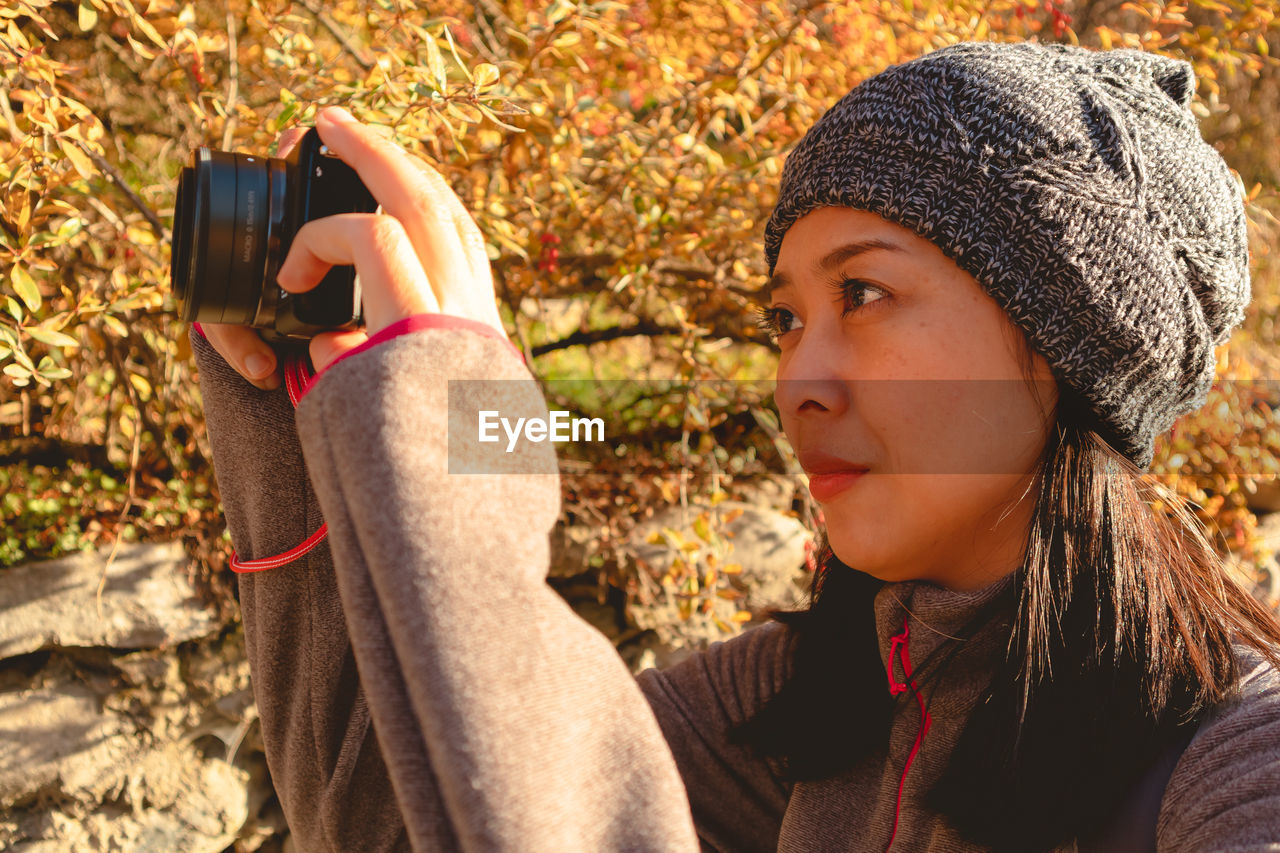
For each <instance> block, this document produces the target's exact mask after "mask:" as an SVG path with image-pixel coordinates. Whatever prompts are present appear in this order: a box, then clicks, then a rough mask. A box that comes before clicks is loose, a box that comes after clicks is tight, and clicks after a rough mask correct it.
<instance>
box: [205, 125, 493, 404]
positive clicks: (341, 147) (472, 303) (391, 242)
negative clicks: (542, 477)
mask: <svg viewBox="0 0 1280 853" xmlns="http://www.w3.org/2000/svg"><path fill="white" fill-rule="evenodd" d="M316 129H317V130H318V132H319V134H320V138H321V140H323V141H324V143H325V145H327V146H328V147H329V149H330V150H331V151H332V152H333V153H334V154H336V155H338V157H340V158H341V159H342V160H343V161H344V162H346V163H347V164H348V165H350V166H351V167H352V168H353V169H355V170H356V172H357V174H359V175H360V179H361V180H362V181H363V182H364V184H365V186H366V187H368V188H369V191H370V192H371V193H372V194H373V197H374V198H375V199H376V200H377V201H378V203H379V204H380V205H381V206H382V212H381V213H345V214H338V215H336V216H327V217H324V218H323V219H316V220H313V221H311V222H308V223H306V224H305V225H303V226H302V228H300V229H299V230H298V233H297V235H295V237H294V239H293V244H292V245H291V247H290V249H289V254H288V256H287V257H286V258H285V260H284V263H283V264H281V267H280V271H279V273H278V274H277V276H276V280H277V282H278V283H279V285H280V287H282V288H284V289H285V290H286V291H288V292H290V293H303V292H306V291H308V290H310V289H312V288H313V287H315V286H316V285H317V284H319V283H320V281H321V279H323V278H324V275H325V273H327V272H328V270H329V268H330V267H332V266H335V265H341V264H353V265H354V266H355V268H356V272H357V274H358V275H359V276H360V285H361V290H362V297H363V301H364V319H365V328H364V329H358V330H354V331H346V332H323V333H321V334H319V335H316V336H315V337H314V338H313V339H312V340H311V346H310V349H311V361H312V363H313V364H314V365H315V367H316V370H317V371H320V370H324V369H325V368H326V367H328V366H329V365H330V364H331V363H332V362H333V361H334V360H335V359H336V358H338V357H339V356H340V355H342V353H344V352H346V351H348V350H350V349H352V348H354V347H356V346H359V345H360V344H361V343H363V342H364V341H366V340H368V338H369V337H370V336H371V335H375V334H377V333H378V332H379V331H381V330H382V329H385V328H386V327H388V326H390V325H392V324H393V323H395V322H397V321H399V320H402V319H404V318H406V317H410V316H413V315H415V314H423V313H429V312H439V313H444V314H451V315H454V316H458V317H465V318H467V319H471V320H475V321H478V322H480V323H484V324H486V325H488V326H491V327H492V328H494V329H495V330H496V331H498V332H499V333H500V334H502V335H503V337H505V336H506V332H505V330H504V329H503V328H502V321H501V319H500V318H499V315H498V308H497V305H496V304H495V301H494V293H493V276H492V273H491V271H490V268H489V258H488V255H487V254H486V253H485V248H484V238H483V237H482V236H481V234H480V229H479V228H478V227H477V226H476V224H475V221H474V220H473V219H472V218H471V215H470V214H469V213H468V212H467V210H466V208H464V207H463V205H462V202H461V201H460V200H459V199H458V197H457V196H456V195H454V193H453V191H452V190H451V189H450V188H449V185H448V184H447V183H446V182H445V180H444V178H443V177H442V176H441V175H440V174H439V173H438V172H437V171H436V170H435V169H433V168H432V167H431V166H430V165H428V164H427V163H426V162H425V161H423V160H421V159H419V158H417V157H414V156H413V155H411V154H409V153H408V152H406V151H404V150H403V149H402V148H400V147H399V146H398V145H396V144H395V143H393V142H391V141H390V140H389V139H386V138H385V137H383V136H381V135H380V134H378V133H376V132H375V131H373V130H371V129H370V128H368V127H366V126H365V125H363V124H360V123H359V122H357V121H356V120H355V119H354V118H352V117H351V115H350V114H349V113H348V112H347V111H346V110H344V109H342V108H340V107H329V108H327V109H324V110H322V111H321V112H320V115H319V116H318V120H317V122H316ZM304 132H305V130H303V129H293V130H290V131H288V132H286V134H285V135H284V136H282V137H281V143H280V154H278V155H277V156H284V154H285V153H286V152H287V150H288V148H291V147H293V145H296V144H297V141H298V140H299V139H300V138H301V137H302V134H303V133H304ZM286 143H287V146H288V147H286ZM201 328H203V329H204V331H205V335H206V337H208V339H209V341H210V343H212V344H213V346H214V347H215V348H216V349H217V350H218V351H219V352H220V353H221V354H222V356H223V357H224V358H225V359H227V361H228V363H230V364H231V365H233V366H234V367H235V368H236V369H237V370H239V371H240V372H241V373H242V374H243V375H244V376H245V378H246V379H248V380H249V381H250V382H252V383H253V384H254V385H256V386H258V387H259V388H268V389H269V388H274V387H277V386H278V385H279V377H278V375H277V374H276V373H275V354H274V353H273V352H272V350H271V348H270V346H268V345H267V344H266V342H265V341H263V340H262V339H261V338H260V337H258V334H257V332H256V331H255V330H254V329H252V328H249V327H247V326H228V325H213V324H211V325H202V326H201ZM254 356H258V357H263V358H265V359H266V360H267V365H268V366H267V367H266V368H265V369H263V370H261V372H257V373H255V372H254V371H253V369H252V368H253V367H254V366H255V364H254V362H253V357H254ZM256 366H259V367H261V365H256Z"/></svg>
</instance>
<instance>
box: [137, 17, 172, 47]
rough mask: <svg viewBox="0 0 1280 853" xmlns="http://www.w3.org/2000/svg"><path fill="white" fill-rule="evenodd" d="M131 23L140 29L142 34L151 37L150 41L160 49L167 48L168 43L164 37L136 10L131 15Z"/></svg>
mask: <svg viewBox="0 0 1280 853" xmlns="http://www.w3.org/2000/svg"><path fill="white" fill-rule="evenodd" d="M133 25H134V26H135V27H137V28H138V29H139V30H141V31H142V34H143V35H144V36H146V37H147V38H149V39H151V41H152V43H153V44H155V46H156V47H158V48H160V49H161V50H168V49H169V45H168V43H166V42H165V40H164V37H163V36H161V35H160V33H159V32H158V31H157V30H156V28H155V27H153V26H151V22H150V21H148V20H147V19H146V18H144V17H142V16H141V15H139V14H137V13H136V12H135V13H134V15H133Z"/></svg>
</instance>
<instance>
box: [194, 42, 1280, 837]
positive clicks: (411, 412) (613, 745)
mask: <svg viewBox="0 0 1280 853" xmlns="http://www.w3.org/2000/svg"><path fill="white" fill-rule="evenodd" d="M1193 83H1194V80H1193V77H1192V75H1191V71H1190V67H1189V66H1187V65H1186V64H1185V63H1181V62H1176V61H1172V60H1168V59H1164V58H1161V57H1157V56H1152V55H1145V54H1140V53H1135V52H1130V51H1113V52H1106V53H1093V52H1089V51H1085V50H1082V49H1078V48H1067V47H1042V46H1038V45H1032V44H1021V45H995V44H962V45H956V46H953V47H950V48H945V49H943V50H939V51H935V52H934V53H931V54H928V55H926V56H924V57H921V58H920V59H917V60H915V61H913V62H909V63H905V64H903V65H899V66H894V67H892V68H890V69H887V70H886V71H884V72H882V73H881V74H879V75H876V76H875V77H873V78H870V79H869V80H867V81H865V82H864V83H863V84H861V85H860V86H859V87H857V88H856V89H854V90H853V91H852V92H851V93H850V94H849V95H848V96H846V98H844V99H842V100H841V101H840V102H839V103H838V104H836V105H835V106H834V107H833V108H832V109H831V110H830V111H829V112H828V113H827V114H826V115H825V116H824V117H823V118H822V119H821V120H820V121H819V122H818V123H817V124H816V125H815V126H814V127H813V128H812V129H811V130H810V131H809V132H808V133H807V134H806V136H805V138H804V139H803V140H802V141H801V142H800V144H799V145H798V146H797V148H796V149H795V151H793V152H792V153H791V155H790V156H789V157H788V159H787V163H786V167H785V169H784V172H783V178H782V185H781V189H780V195H779V202H778V205H777V208H776V209H775V211H774V213H773V216H772V217H771V218H770V221H769V224H768V226H767V228H766V233H765V246H766V254H767V256H768V259H769V266H770V275H771V280H770V290H769V294H768V299H767V304H766V305H765V306H764V307H763V309H762V311H763V321H764V323H765V325H766V327H767V328H768V329H769V330H770V331H771V333H772V334H773V335H774V336H775V337H776V339H777V342H778V346H779V348H780V350H781V358H780V363H779V370H778V389H777V395H776V400H777V404H778V408H779V412H780V413H781V416H782V420H783V424H784V426H785V428H786V431H787V434H788V436H789V438H790V440H791V441H792V443H793V445H795V447H796V448H797V451H798V453H799V457H800V460H801V462H802V464H803V465H804V467H805V468H806V470H807V471H808V473H809V484H810V489H811V491H812V492H813V494H814V496H815V498H816V499H818V500H819V501H820V502H821V503H822V505H823V509H824V514H825V518H826V537H827V543H828V544H827V546H826V547H825V549H824V559H823V561H822V564H821V567H820V570H819V571H818V572H817V573H816V575H815V582H814V595H813V600H812V604H811V606H810V607H809V608H808V609H807V610H806V611H803V612H800V613H794V614H790V615H783V616H782V618H781V621H777V622H772V623H770V624H768V625H765V626H762V627H761V628H759V629H756V630H754V631H750V632H748V633H746V634H744V635H743V636H742V637H739V638H737V639H735V640H733V641H730V642H728V643H723V644H717V645H716V646H714V647H713V648H712V649H710V650H709V651H707V652H706V653H704V654H701V655H698V656H695V657H693V658H691V659H689V660H687V661H685V662H683V663H681V664H679V665H677V666H676V667H673V668H671V669H669V670H666V671H663V672H658V671H653V670H650V671H646V672H645V673H643V674H642V675H640V676H639V677H638V678H637V679H634V680H633V679H632V678H631V677H630V676H629V674H628V673H627V671H626V669H625V667H624V666H623V665H622V664H621V662H620V661H619V659H618V657H617V655H616V654H615V653H614V650H613V649H612V647H611V646H610V645H609V644H608V643H607V642H606V641H605V640H604V639H603V638H602V637H601V636H600V635H599V634H597V633H596V632H595V631H594V630H592V629H591V628H589V627H588V626H587V625H586V624H585V623H583V622H582V621H581V620H579V619H577V618H576V617H575V616H574V615H573V614H572V613H571V612H570V611H569V610H568V608H567V607H566V606H565V605H564V604H563V602H561V601H560V599H559V598H557V597H556V595H555V594H554V593H553V592H552V591H551V590H550V589H549V588H548V587H547V586H546V584H545V583H544V579H545V573H546V567H547V559H548V546H547V533H548V531H549V529H550V527H551V525H552V524H553V523H554V520H555V517H556V514H557V509H558V483H557V480H556V477H555V475H554V473H539V472H540V471H554V464H553V460H552V459H550V458H549V456H548V455H547V454H546V453H542V454H539V453H538V452H537V451H529V457H528V460H527V462H528V464H527V466H526V467H525V468H524V469H523V470H524V471H525V472H526V473H519V474H508V475H480V476H474V475H467V476H461V475H457V474H454V475H450V474H449V464H450V448H449V442H448V440H447V439H446V422H447V421H448V419H449V413H448V408H449V402H450V398H449V390H448V385H449V380H467V379H477V380H480V379H525V380H527V379H528V376H529V374H528V372H527V371H526V369H525V367H524V365H523V364H522V363H521V361H520V360H519V358H518V355H516V354H515V353H514V350H513V348H512V347H511V346H510V344H509V343H508V342H507V340H506V337H505V333H504V332H503V330H502V327H501V324H500V322H499V320H498V316H497V313H496V311H495V310H494V305H493V292H492V284H491V279H490V276H489V271H488V263H487V260H486V257H485V255H484V251H483V245H482V242H481V240H480V238H479V235H478V232H477V230H476V228H475V225H474V223H473V222H472V221H471V219H470V217H469V216H468V215H467V214H466V212H465V211H464V210H463V209H462V207H461V205H460V203H459V202H458V200H457V199H456V197H454V196H453V194H452V193H451V192H450V191H449V190H448V188H447V187H446V185H445V184H444V182H443V180H442V179H441V178H440V177H439V176H438V175H437V174H436V173H435V172H434V171H433V170H431V169H430V168H429V167H427V166H425V164H422V163H421V162H415V161H414V160H413V159H412V158H411V157H409V156H408V155H407V154H405V152H403V151H401V150H400V149H398V148H397V147H395V146H394V145H392V144H391V143H389V142H387V141H385V140H383V139H382V138H381V137H380V136H378V135H377V134H376V133H373V132H371V131H370V130H369V129H367V128H365V127H363V126H361V125H359V124H358V123H356V122H354V121H353V120H352V119H351V118H350V116H348V115H347V114H346V113H345V112H343V111H342V110H338V109H329V110H325V111H322V112H321V114H320V117H319V122H318V129H319V132H320V134H321V136H322V138H323V139H324V141H325V142H326V144H328V145H329V147H330V148H331V149H333V150H334V151H335V152H336V153H337V154H338V155H339V156H340V157H342V158H343V159H344V160H345V161H346V162H348V163H350V164H351V165H352V166H353V167H355V168H356V169H357V171H358V172H359V173H360V175H361V177H362V179H363V180H364V181H365V183H366V184H367V185H368V186H369V187H370V189H371V191H372V192H373V194H374V195H375V196H376V197H377V198H378V200H379V202H380V203H381V204H382V206H383V210H384V214H383V215H376V216H366V215H349V216H339V217H331V218H329V219H326V220H319V221H316V222H313V223H309V224H308V225H306V226H305V227H304V228H303V229H302V230H301V231H300V232H299V234H298V236H297V239H296V240H295V242H294V245H293V247H292V249H291V251H290V253H289V257H288V259H287V261H286V263H285V264H284V265H283V267H282V269H281V271H280V275H279V280H280V284H281V286H282V287H284V288H285V289H286V290H289V291H292V292H301V291H305V290H307V289H308V288H310V287H313V286H314V285H315V284H316V283H317V282H318V281H319V279H320V277H321V276H322V275H323V273H324V271H325V270H326V269H327V268H328V266H329V265H331V264H348V263H354V264H355V266H356V268H357V270H358V271H359V272H360V275H361V280H362V282H363V284H364V289H365V305H366V315H367V323H368V328H367V330H366V331H365V332H352V333H341V334H338V333H334V334H326V335H321V336H319V337H317V338H316V339H315V340H314V341H313V342H312V344H311V358H312V361H313V362H314V363H315V365H316V367H317V368H318V369H319V370H320V375H319V376H318V377H317V378H315V379H314V380H312V381H311V383H310V384H308V385H306V386H305V389H304V391H305V393H304V394H303V395H301V399H300V401H299V402H298V403H297V410H296V424H295V421H294V414H295V413H294V412H293V411H292V404H291V402H290V399H289V396H287V395H286V394H285V392H284V391H282V390H280V389H279V388H278V385H279V378H278V377H274V376H273V375H272V371H273V369H274V363H275V356H274V354H272V353H270V352H269V350H267V348H266V347H265V345H264V344H263V343H262V342H261V341H260V340H258V339H257V338H256V337H255V336H254V335H253V334H252V333H251V331H250V330H247V329H242V328H234V327H214V326H210V327H206V328H205V329H204V330H203V334H204V335H206V336H207V340H205V339H204V338H201V337H199V336H197V337H195V338H193V340H194V341H195V346H196V356H197V361H198V364H199V367H200V374H201V387H202V390H203V393H204V399H205V406H206V413H207V418H208V424H209V435H210V440H211V443H212V446H213V452H214V463H215V469H216V471H217V474H218V480H219V485H220V490H221V494H222V499H223V503H224V506H225V510H226V514H227V519H228V524H229V526H230V529H231V534H232V539H233V543H234V545H235V547H236V550H237V554H238V557H237V563H236V567H237V568H239V569H240V570H242V571H244V572H245V573H244V574H242V575H241V578H240V592H241V606H242V609H243V614H244V622H245V632H246V641H247V644H248V652H249V656H250V662H251V665H252V667H253V679H254V686H255V693H256V695H257V698H258V703H259V711H260V715H261V719H262V726H263V736H264V741H265V743H266V749H267V759H268V764H269V766H270V769H271V771H272V775H273V778H274V781H275V783H276V786H277V790H278V791H279V793H280V798H281V802H282V804H283V806H284V809H285V814H286V816H287V817H288V818H289V822H290V826H291V828H292V831H293V833H294V835H295V837H296V838H297V840H298V841H299V843H300V847H301V849H304V850H308V851H311V850H375V849H406V848H408V847H410V846H411V847H412V848H413V849H417V850H434V849H455V848H469V849H508V848H511V849H527V850H555V851H564V850H586V851H595V850H615V849H618V850H621V849H626V850H641V849H644V850H650V849H651V850H664V851H665V850H693V849H697V848H698V847H699V845H701V846H702V847H703V849H715V850H733V851H737V850H774V849H778V850H804V851H816V850H885V849H894V850H948V851H953V850H980V849H1003V850H1053V849H1062V850H1070V849H1075V846H1076V844H1077V842H1079V846H1080V849H1125V850H1133V849H1143V848H1144V847H1150V848H1155V847H1156V846H1157V842H1156V839H1157V838H1158V849H1160V850H1161V851H1192V850H1204V849H1210V848H1212V849H1218V850H1226V849H1230V850H1264V849H1271V847H1269V846H1268V845H1274V844H1275V843H1278V842H1280V675H1278V670H1277V666H1278V665H1280V652H1278V651H1277V644H1280V626H1278V625H1277V624H1276V622H1275V620H1274V619H1273V618H1272V617H1270V616H1269V615H1268V614H1267V613H1266V612H1265V611H1263V610H1262V609H1261V608H1260V607H1259V606H1258V605H1257V604H1256V603H1255V602H1254V601H1253V600H1252V599H1251V598H1250V597H1249V596H1248V595H1247V593H1245V592H1244V591H1242V590H1241V589H1240V588H1239V587H1238V586H1237V585H1235V584H1234V583H1233V582H1232V581H1231V580H1230V579H1229V578H1228V576H1227V575H1226V574H1225V572H1224V571H1223V569H1222V566H1221V565H1220V563H1219V561H1218V560H1217V559H1216V558H1215V557H1214V555H1213V552H1212V550H1211V549H1210V548H1209V547H1208V546H1207V544H1206V543H1205V541H1204V538H1203V536H1202V534H1201V533H1199V532H1198V530H1197V529H1196V528H1195V527H1194V525H1193V523H1192V522H1191V520H1190V519H1189V518H1188V517H1187V516H1185V515H1181V516H1178V515H1176V514H1175V517H1174V518H1173V519H1171V520H1170V519H1166V518H1164V517H1162V516H1157V515H1155V514H1154V513H1153V512H1152V511H1151V510H1150V509H1149V508H1148V507H1147V506H1146V504H1145V503H1144V501H1143V494H1142V493H1141V492H1140V490H1139V486H1140V484H1141V480H1140V477H1139V475H1140V473H1141V469H1143V468H1145V467H1146V466H1147V465H1148V464H1149V463H1150V460H1151V456H1152V443H1153V441H1154V439H1155V437H1156V436H1157V435H1158V434H1160V433H1161V432H1163V431H1165V430H1166V429H1168V427H1169V426H1170V425H1171V423H1172V422H1173V420H1174V419H1175V418H1176V417H1178V416H1179V415H1180V414H1182V413H1184V412H1187V411H1191V410H1193V409H1194V408H1196V407H1197V406H1198V405H1199V404H1201V403H1202V402H1203V400H1204V395H1205V393H1206V392H1207V389H1208V386H1209V383H1210V382H1211V380H1212V376H1213V347H1214V346H1215V345H1216V344H1219V343H1221V342H1222V341H1223V340H1225V339H1226V337H1227V336H1228V335H1229V333H1230V331H1231V329H1232V328H1233V327H1235V326H1236V325H1237V324H1238V323H1239V321H1240V319H1241V317H1242V314H1243V309H1244V306H1245V304H1246V303H1247V301H1248V297H1249V285H1248V272H1247V266H1246V247H1245V235H1244V219H1243V210H1242V208H1241V203H1240V200H1239V197H1238V195H1237V194H1236V192H1235V189H1234V183H1233V182H1232V180H1231V179H1230V176H1229V173H1228V171H1227V170H1226V167H1225V165H1224V164H1223V163H1222V161H1221V159H1220V158H1219V157H1218V156H1217V154H1216V153H1214V152H1213V150H1212V149H1211V148H1209V147H1208V146H1207V145H1205V144H1204V143H1203V141H1202V140H1201V138H1200V136H1199V132H1198V129H1197V127H1196V123H1195V119H1194V117H1193V116H1192V114H1191V112H1190V110H1189V104H1190V100H1191V96H1192V92H1193V88H1194V86H1193ZM219 354H221V357H220V355H219ZM254 354H256V355H260V356H262V357H263V358H264V360H265V363H264V364H263V365H261V367H262V369H261V370H254V369H252V366H251V364H250V361H249V359H250V356H252V355H254ZM230 365H236V367H235V368H233V367H231V366H230ZM287 372H288V373H289V374H290V376H289V378H290V382H289V384H290V386H291V387H290V394H291V395H292V396H295V397H297V396H299V394H298V393H297V392H298V390H299V389H298V388H297V387H295V380H296V378H297V377H296V374H295V373H293V372H292V371H287ZM246 378H247V379H249V380H250V381H249V382H246V381H244V380H245V379H246ZM250 383H252V384H250ZM255 386H257V387H255ZM499 386H501V387H506V388H509V387H512V386H511V383H506V384H503V383H492V384H491V385H490V386H485V385H484V383H477V384H476V385H475V386H474V388H473V392H472V393H474V394H475V395H478V396H479V397H481V398H483V396H484V394H485V393H487V392H486V391H485V390H484V388H485V387H493V388H497V387H499ZM520 387H522V388H524V389H525V391H526V392H527V393H528V394H531V395H534V394H536V392H535V391H533V390H532V383H530V382H527V381H526V382H525V383H524V384H523V385H522V386H520ZM494 393H497V392H494ZM508 402H510V401H508ZM520 402H521V401H515V402H513V405H514V404H516V403H520ZM528 402H529V401H528V400H527V399H526V400H525V401H523V403H524V404H528ZM534 402H535V404H536V405H541V400H540V399H537V400H535V401H534ZM545 446H546V445H541V447H545ZM454 452H455V453H457V452H458V451H457V448H456V447H455V448H454ZM465 452H477V453H478V452H480V448H478V447H473V448H471V449H470V450H467V451H465ZM304 461H305V467H304ZM313 487H314V491H312V488H313ZM323 521H327V522H328V531H329V548H327V549H326V548H316V549H314V550H310V551H307V552H306V553H303V554H301V555H300V556H299V555H298V552H297V551H294V552H292V553H289V552H287V551H286V549H290V548H291V547H292V546H295V545H297V543H299V542H302V541H303V540H304V539H307V537H308V536H309V535H310V534H312V533H313V531H315V530H316V529H317V528H318V527H319V526H320V525H321V524H322V522H323ZM312 541H314V540H312ZM282 552H286V556H285V557H284V558H279V559H275V558H273V555H278V554H281V553H282ZM249 558H252V559H249ZM258 559H260V560H261V562H255V560H258ZM242 560H248V561H247V562H242ZM260 568H269V569H271V570H270V571H255V570H256V569H260ZM357 670H358V675H357ZM886 677H887V683H886ZM371 723H372V725H370V724H371ZM1192 735H1194V740H1192V739H1191V738H1192ZM1188 741H1190V742H1189V745H1188ZM1183 750H1185V751H1183ZM1157 821H1158V822H1157ZM1157 830H1158V836H1157ZM1135 839H1137V840H1136V841H1135Z"/></svg>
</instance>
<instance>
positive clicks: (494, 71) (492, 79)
mask: <svg viewBox="0 0 1280 853" xmlns="http://www.w3.org/2000/svg"><path fill="white" fill-rule="evenodd" d="M472 76H473V79H474V80H475V83H476V88H477V89H483V88H485V87H487V86H492V85H493V84H494V83H496V82H498V77H499V76H500V74H499V72H498V66H496V65H492V64H490V63H488V62H482V63H480V64H479V65H477V66H476V67H475V70H474V71H473V72H472Z"/></svg>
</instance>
